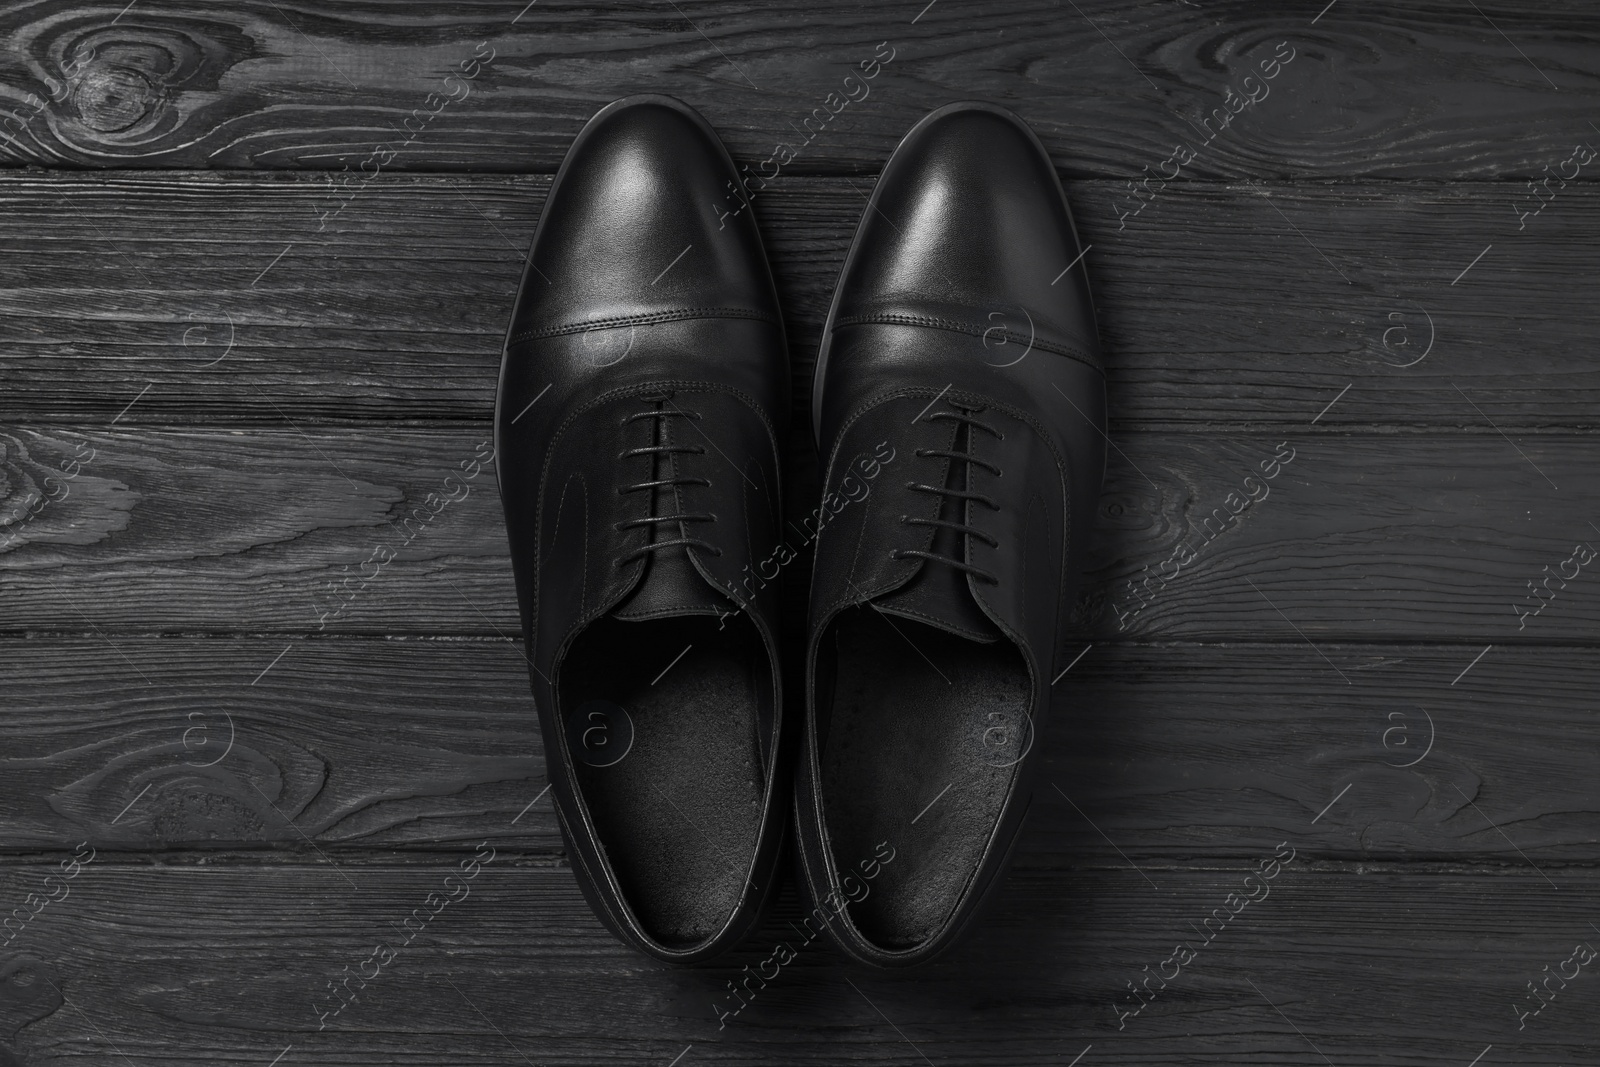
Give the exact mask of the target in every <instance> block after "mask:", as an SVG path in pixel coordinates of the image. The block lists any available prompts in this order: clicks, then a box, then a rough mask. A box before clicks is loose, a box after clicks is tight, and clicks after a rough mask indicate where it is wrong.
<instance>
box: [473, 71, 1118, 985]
mask: <svg viewBox="0 0 1600 1067" xmlns="http://www.w3.org/2000/svg"><path fill="white" fill-rule="evenodd" d="M743 188H744V187H743V186H741V184H740V176H739V173H738V171H737V169H736V168H735V166H734V163H733V161H732V159H731V158H730V157H729V155H728V152H727V150H726V149H725V148H724V147H723V145H722V143H721V141H720V140H719V139H718V138H717V135H716V134H715V133H714V132H713V131H712V129H711V127H710V126H709V125H707V124H706V122H705V121H704V120H703V119H702V118H701V117H700V116H699V115H698V114H697V113H695V112H694V111H693V110H691V109H690V108H689V107H687V106H685V105H684V104H682V103H679V102H678V101H676V100H672V99H670V98H667V97H662V96H641V97H632V98H629V99H626V100H619V101H617V102H616V103H614V104H612V105H610V106H608V107H606V108H605V109H604V110H602V111H601V112H600V113H599V114H597V115H596V116H595V117H594V119H593V120H591V121H590V122H589V124H588V125H587V126H586V127H585V128H584V129H583V131H582V132H581V133H580V134H579V135H578V138H577V140H576V142H574V144H573V146H572V149H571V151H570V152H569V153H568V155H567V158H566V160H565V161H564V162H563V163H562V165H561V169H560V171H559V172H558V173H557V175H556V178H555V182H554V184H553V185H552V187H551V189H550V194H549V198H548V200H547V201H546V203H545V207H544V213H543V216H542V217H541V219H540V222H539V228H538V230H537V232H536V233H535V235H534V240H533V248H532V251H531V252H530V254H529V258H528V265H527V270H526V272H525V274H524V277H523V282H522V288H521V291H520V293H519V295H518V298H517V305H516V310H515V313H514V315H513V318H512V323H511V328H510V330H509V332H508V334H507V337H506V349H505V360H504V363H503V365H502V368H501V374H500V388H499V396H498V401H497V407H496V413H495V437H496V449H497V461H498V472H499V482H500V491H501V496H502V498H503V500H504V503H505V513H506V524H507V527H508V530H509V534H510V539H511V555H512V562H513V565H514V568H515V571H516V580H517V595H518V602H519V605H520V607H521V612H522V622H523V636H524V638H525V640H526V649H527V657H528V663H529V667H530V676H531V678H532V682H533V691H534V696H535V702H536V704H537V706H538V708H539V712H540V721H541V724H542V728H543V734H544V742H545V754H546V761H547V765H548V773H549V778H550V783H551V787H552V788H551V793H552V796H553V798H554V803H555V810H556V813H557V815H558V817H559V819H560V823H561V827H562V830H563V833H564V834H565V837H566V841H567V845H568V849H569V851H570V855H571V859H572V864H573V868H574V870H575V872H576V873H577V876H578V881H579V884H580V885H581V886H582V887H583V891H584V893H585V895H586V896H587V897H588V899H589V902H590V904H591V905H592V906H593V908H594V910H595V913H596V914H597V915H598V916H599V917H600V918H601V919H602V920H603V921H604V922H605V923H606V925H607V926H609V927H610V928H611V929H612V931H614V932H615V933H616V934H617V936H618V937H620V938H622V939H623V940H624V941H626V942H628V943H629V944H632V945H634V946H636V947H638V948H639V949H641V950H643V951H645V952H647V953H649V954H651V955H652V956H655V957H658V958H660V959H664V960H670V961H676V962H684V963H688V962H696V961H700V960H705V959H708V958H710V957H712V956H714V955H716V954H718V953H719V952H721V951H723V950H725V949H728V948H730V947H732V946H734V945H735V944H737V943H738V942H739V941H740V940H742V939H743V938H744V937H745V936H746V935H747V934H748V933H750V931H751V930H752V928H753V927H754V926H755V925H756V923H757V922H758V921H759V920H760V918H761V915H762V912H763V907H764V904H765V903H766V902H767V901H768V900H770V899H771V897H772V895H773V892H774V889H775V883H776V881H777V875H778V864H779V859H780V855H781V852H782V846H783V842H784V840H785V836H786V834H785V831H786V828H787V826H788V823H789V815H790V811H791V804H792V811H793V819H794V825H795V830H796V834H797V838H798V854H799V857H800V867H801V874H802V878H801V880H802V882H803V884H804V886H805V888H806V892H807V894H808V896H809V900H808V902H807V904H808V907H810V909H811V911H810V914H809V915H808V916H807V918H806V920H805V925H806V927H807V928H808V929H809V930H810V931H811V932H812V933H813V934H814V933H816V932H818V931H821V930H826V931H827V932H828V934H829V936H830V937H831V938H832V940H833V941H834V942H835V943H836V944H837V945H838V946H839V947H840V948H841V949H842V950H843V951H844V952H846V953H847V954H848V955H850V956H851V957H853V958H855V959H857V960H860V961H863V962H867V963H872V964H877V965H882V966H894V965H902V964H910V963H917V962H921V961H923V960H926V959H928V958H931V957H932V956H934V955H935V954H937V953H938V952H939V951H941V950H942V949H944V948H946V947H947V946H948V945H949V944H950V943H951V942H952V941H953V940H954V939H955V938H956V937H957V936H958V935H959V934H960V933H961V932H962V931H963V930H965V929H966V928H967V927H969V926H970V925H971V923H972V920H973V919H974V917H975V916H976V914H977V911H978V909H979V906H980V905H981V903H982V902H983V900H984V899H985V898H986V897H987V896H989V895H990V893H991V891H992V890H993V889H994V888H995V887H996V885H997V884H998V883H999V881H1000V878H1001V875H1002V873H1003V871H1004V869H1005V866H1006V863H1007V860H1008V858H1009V855H1010V852H1011V849H1012V847H1013V845H1014V844H1015V842H1016V840H1017V837H1018V834H1019V831H1020V829H1021V825H1022V820H1023V817H1024V815H1025V814H1026V812H1027V809H1028V806H1029V803H1030V800H1031V795H1032V794H1031V784H1030V777H1031V776H1030V771H1031V769H1032V767H1033V766H1034V764H1035V763H1036V762H1037V760H1038V758H1039V751H1038V749H1037V748H1036V747H1035V746H1034V743H1033V742H1034V738H1035V737H1036V736H1037V735H1038V733H1039V732H1040V731H1041V729H1042V727H1043V724H1044V720H1045V719H1046V717H1047V713H1048V710H1049V707H1050V703H1051V688H1052V681H1053V679H1054V678H1055V677H1056V671H1057V661H1058V660H1059V659H1061V657H1062V655H1063V650H1062V648H1061V647H1060V646H1061V641H1062V634H1063V629H1064V622H1065V618H1066V616H1067V613H1068V611H1069V609H1070V606H1071V604H1072V602H1073V599H1074V585H1075V582H1076V577H1077V574H1078V572H1079V570H1080V566H1079V559H1080V556H1081V554H1082V551H1083V547H1084V544H1085V541H1086V537H1087V534H1088V531H1089V530H1090V528H1091V525H1092V522H1093V513H1094V509H1095V503H1096V498H1097V496H1098V494H1099V487H1100V480H1101V475H1102V473H1103V469H1104V462H1105V457H1104V440H1105V437H1104V419H1105V415H1104V382H1103V378H1102V372H1101V369H1100V365H1099V360H1098V343H1097V339H1096V333H1095V327H1094V317H1093V310H1092V307H1091V304H1090V298H1089V290H1088V284H1087V280H1086V278H1085V274H1084V270H1083V266H1082V264H1081V262H1080V260H1081V258H1082V253H1083V249H1082V248H1081V246H1080V245H1079V242H1078V239H1077V236H1076V234H1075V232H1074V229H1073V225H1072V220H1071V217H1070V215H1069V213H1068V210H1067V205H1066V201H1065V199H1064V197H1063V195H1062V191H1061V185H1060V182H1059V180H1058V179H1057V177H1056V173H1055V171H1054V169H1053V167H1052V166H1051V163H1050V160H1049V157H1048V156H1047V155H1046V154H1045V152H1044V149H1043V147H1042V146H1041V145H1040V144H1039V141H1038V139H1037V138H1036V137H1035V136H1034V135H1033V133H1032V132H1031V131H1030V130H1029V129H1028V128H1027V127H1026V126H1024V125H1023V124H1022V122H1021V121H1020V120H1018V119H1017V118H1016V117H1015V116H1013V115H1011V114H1010V113H1009V112H1007V111H1004V110H1002V109H1000V108H996V107H991V106H989V105H985V104H954V105H951V106H949V107H945V108H941V109H939V110H938V111H935V112H933V113H932V114H930V115H929V116H928V117H927V118H925V119H923V120H922V121H921V122H920V123H918V124H917V125H916V127H915V128H913V129H912V130H911V132H910V133H909V134H907V136H906V138H905V140H904V141H902V142H901V144H900V146H899V148H898V149H897V150H896V151H895V153H894V155H893V157H892V158H891V159H890V161H889V163H888V165H887V167H886V168H885V170H884V172H883V175H882V176H881V178H880V179H879V181H878V183H877V187H876V189H875V190H874V192H873V194H872V196H871V199H870V203H869V205H868V207H867V209H866V213H865V215H864V217H863V218H862V221H861V226H860V229H859V230H858V231H857V233H856V238H855V242H854V244H853V245H852V247H851V249H850V253H849V257H848V259H847V260H846V262H845V266H844V271H843V274H842V276H841V278H840V280H839V285H838V290H837V292H836V293H835V295H834V300H833V306H832V308H831V310H830V311H829V314H828V322H827V325H826V327H825V330H824V333H823V344H822V352H821V355H820V357H819V360H818V364H817V371H816V379H815V383H816V384H815V391H814V395H813V398H812V405H811V413H812V418H813V425H814V430H815V432H816V435H817V447H818V452H819V454H820V456H821V457H822V461H823V464H824V470H825V478H824V487H823V489H824V491H823V498H822V501H821V503H820V506H818V507H817V508H816V510H815V511H813V512H812V513H811V515H810V517H809V518H808V519H807V520H805V521H804V522H802V523H799V524H787V525H786V524H785V523H784V521H783V506H782V492H781V489H780V485H779V471H780V468H781V462H780V459H781V457H780V453H781V450H782V442H784V440H785V439H786V434H787V423H788V416H789V408H790V401H789V368H788V360H787V352H786V347H785V343H784V334H783V320H782V314H781V312H780V309H779V307H778V301H777V296H776V292H775V290H774V287H773V283H772V277H771V273H770V271H769V269H768V266H767V262H766V258H765V255H764V253H763V250H762V245H761V238H760V234H759V232H758V231H757V228H756V223H755V217H754V213H753V211H752V210H751V209H750V206H749V201H748V199H747V196H746V194H745V193H744V192H743V191H742V190H743ZM808 542H814V545H815V553H816V554H815V564H814V573H813V580H812V588H811V612H810V624H809V627H808V629H809V633H808V637H807V643H806V652H805V671H806V704H807V706H806V710H805V715H804V717H803V720H802V721H800V722H795V721H794V719H795V717H794V716H793V715H792V714H791V713H788V712H786V709H785V708H784V707H783V700H782V686H781V683H780V667H779V663H780V651H779V636H778V618H779V605H778V598H777V589H778V585H777V582H776V581H775V580H774V579H775V576H776V574H777V572H778V571H779V570H780V569H781V567H782V566H783V565H784V564H785V563H787V562H788V561H789V560H790V559H792V558H793V557H794V555H795V554H796V552H797V551H799V550H800V549H802V548H803V547H804V546H805V545H806V544H807V543H808ZM791 776H792V777H791Z"/></svg>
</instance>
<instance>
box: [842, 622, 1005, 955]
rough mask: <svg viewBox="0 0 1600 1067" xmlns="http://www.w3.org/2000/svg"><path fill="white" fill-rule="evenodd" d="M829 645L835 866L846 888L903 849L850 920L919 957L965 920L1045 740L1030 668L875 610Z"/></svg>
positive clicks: (993, 649) (995, 645)
mask: <svg viewBox="0 0 1600 1067" xmlns="http://www.w3.org/2000/svg"><path fill="white" fill-rule="evenodd" d="M829 639H831V642H830V643H831V644H832V647H833V650H834V652H833V655H834V660H835V665H834V669H833V671H832V674H833V683H832V686H831V690H832V702H831V709H830V711H829V712H828V719H827V725H826V733H825V741H824V744H823V748H822V798H823V818H824V820H825V821H826V825H827V830H828V836H829V838H830V839H831V842H832V851H833V858H834V861H835V864H836V865H837V867H838V868H839V871H840V876H841V878H842V877H843V875H844V874H845V873H847V872H853V873H856V875H857V877H858V879H859V878H860V872H861V862H862V861H863V860H870V859H872V858H873V857H874V855H875V851H876V850H877V849H878V847H879V845H880V844H881V843H887V844H888V846H889V847H890V848H892V849H893V850H894V858H893V859H892V860H891V861H890V862H888V863H886V864H884V865H883V866H882V867H881V869H879V870H878V873H877V875H876V877H874V878H872V879H871V880H870V881H867V882H866V886H867V889H866V895H865V897H864V898H862V899H860V900H859V901H857V902H855V903H852V904H850V905H849V915H850V918H851V920H852V922H853V923H854V924H855V926H856V928H857V929H858V930H859V931H860V932H861V933H862V934H863V935H864V936H865V937H866V938H867V939H868V940H870V941H872V942H874V943H876V944H878V945H880V946H882V947H884V948H888V949H904V948H910V947H913V946H915V945H918V944H920V943H922V942H923V941H925V940H927V939H928V938H929V937H931V936H933V935H934V934H935V933H937V932H938V931H939V930H940V929H941V928H942V927H943V926H944V925H945V924H946V922H947V921H948V920H949V918H950V916H951V913H952V912H953V911H954V910H955V906H956V904H957V903H958V902H959V900H960V898H961V895H962V893H963V891H964V890H965V889H966V888H967V886H968V884H969V883H970V882H971V880H972V877H973V875H974V873H975V872H976V870H977V867H978V863H979V860H980V858H981V857H982V855H983V851H984V849H985V847H986V846H987V845H988V843H989V839H990V837H991V836H992V835H993V832H994V828H995V823H996V821H997V819H998V818H999V816H1000V812H1001V809H1002V808H1003V806H1004V804H1005V801H1006V798H1007V795H1008V794H1009V792H1010V789H1011V783H1012V780H1013V777H1014V776H1015V774H1016V772H1017V768H1016V761H1018V760H1020V759H1021V758H1022V756H1023V755H1025V754H1026V752H1027V750H1028V747H1029V746H1030V745H1031V744H1032V742H1033V734H1032V724H1031V721H1030V720H1029V719H1028V716H1027V709H1028V699H1029V688H1030V687H1029V679H1028V670H1027V666H1026V663H1025V662H1024V660H1023V658H1022V655H1021V653H1020V652H1019V651H1018V650H1017V649H1016V647H1015V646H1014V645H1012V644H1011V643H1010V642H1009V641H1006V640H1004V639H1001V640H999V641H995V642H992V643H989V644H982V643H979V642H976V641H971V640H968V639H966V638H962V637H957V636H955V635H953V634H949V633H946V632H945V631H943V630H939V629H935V628H934V627H931V626H927V625H924V624H922V623H918V622H914V621H911V620H909V619H904V618H899V617H895V616H890V615H886V614H883V613H881V612H878V611H876V610H873V609H871V608H856V609H852V610H851V611H850V612H848V613H846V614H844V615H841V616H840V617H839V618H838V619H837V620H836V621H835V622H834V623H833V625H832V626H831V628H830V634H829V635H827V637H826V638H825V641H827V640H829ZM824 647H827V646H826V645H825V646H824ZM826 676H827V674H826V672H822V673H819V677H823V678H825V677H826ZM885 852H887V850H885ZM868 869H871V868H870V866H869V868H868ZM857 895H859V893H858V894H857Z"/></svg>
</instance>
